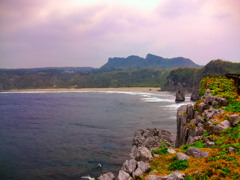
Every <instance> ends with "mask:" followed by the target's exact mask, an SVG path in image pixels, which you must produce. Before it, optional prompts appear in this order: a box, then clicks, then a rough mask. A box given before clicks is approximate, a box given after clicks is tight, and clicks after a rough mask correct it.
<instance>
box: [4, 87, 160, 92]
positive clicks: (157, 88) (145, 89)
mask: <svg viewBox="0 0 240 180" xmlns="http://www.w3.org/2000/svg"><path fill="white" fill-rule="evenodd" d="M160 90H161V88H159V87H119V88H46V89H11V90H8V92H16V91H160Z"/></svg>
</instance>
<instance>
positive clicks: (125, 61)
mask: <svg viewBox="0 0 240 180" xmlns="http://www.w3.org/2000/svg"><path fill="white" fill-rule="evenodd" d="M174 67H195V68H197V67H201V66H199V65H197V64H195V63H194V62H193V61H192V60H190V59H187V58H183V57H176V58H170V59H168V58H163V57H160V56H156V55H153V54H148V55H147V56H146V58H145V59H144V58H142V57H139V56H129V57H127V58H117V57H114V58H109V59H108V62H107V63H106V64H104V65H103V66H102V67H101V68H100V70H105V71H109V70H110V71H111V70H116V69H142V68H155V69H172V68H174Z"/></svg>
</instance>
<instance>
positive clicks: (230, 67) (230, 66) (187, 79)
mask: <svg viewBox="0 0 240 180" xmlns="http://www.w3.org/2000/svg"><path fill="white" fill-rule="evenodd" d="M225 73H240V63H232V62H228V61H222V60H214V61H211V62H209V63H208V64H207V65H206V66H204V67H203V68H174V69H173V70H172V71H171V72H170V74H169V76H168V78H167V83H166V84H165V85H164V86H163V89H165V90H175V87H176V85H177V84H178V83H181V84H182V85H183V86H184V88H185V89H186V90H188V91H191V90H192V87H193V86H198V84H199V82H200V81H201V79H202V78H203V77H217V76H220V75H222V76H223V75H224V74H225Z"/></svg>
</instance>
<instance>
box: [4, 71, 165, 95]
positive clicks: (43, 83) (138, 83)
mask: <svg viewBox="0 0 240 180" xmlns="http://www.w3.org/2000/svg"><path fill="white" fill-rule="evenodd" d="M168 73H169V71H167V70H159V69H139V70H118V71H109V72H102V71H99V70H93V71H91V72H89V71H87V72H82V71H66V70H61V69H60V70H55V69H47V70H46V69H38V70H35V71H30V70H0V90H8V89H35V88H106V87H160V86H162V85H163V84H164V83H165V82H166V78H167V76H168Z"/></svg>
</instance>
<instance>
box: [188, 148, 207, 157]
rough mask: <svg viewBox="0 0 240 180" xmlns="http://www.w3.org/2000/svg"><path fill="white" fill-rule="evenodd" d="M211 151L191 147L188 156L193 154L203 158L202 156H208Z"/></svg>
mask: <svg viewBox="0 0 240 180" xmlns="http://www.w3.org/2000/svg"><path fill="white" fill-rule="evenodd" d="M208 154H209V152H205V151H202V150H200V149H198V148H195V147H191V148H188V149H187V155H188V156H193V157H196V158H201V157H207V156H208Z"/></svg>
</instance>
